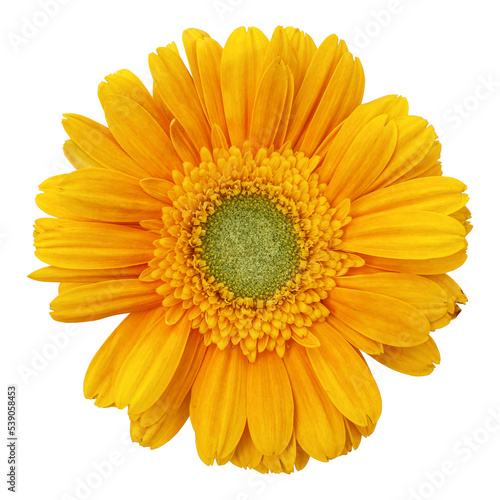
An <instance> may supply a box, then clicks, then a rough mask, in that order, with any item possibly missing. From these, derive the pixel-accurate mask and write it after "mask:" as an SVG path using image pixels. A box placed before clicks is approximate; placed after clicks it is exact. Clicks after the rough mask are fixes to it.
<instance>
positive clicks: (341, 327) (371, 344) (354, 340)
mask: <svg viewBox="0 0 500 500" xmlns="http://www.w3.org/2000/svg"><path fill="white" fill-rule="evenodd" d="M326 321H327V322H328V324H329V325H330V326H331V327H332V328H335V330H337V331H338V332H339V333H340V334H341V335H342V336H343V337H344V338H345V339H346V340H347V341H348V342H349V343H350V344H352V345H353V346H354V347H356V349H359V350H361V351H363V352H366V353H367V354H381V353H382V352H384V347H383V345H382V343H381V342H377V341H376V340H373V339H370V338H368V337H365V336H364V335H362V334H361V333H359V332H358V331H356V330H354V329H353V328H351V327H350V326H349V325H347V324H346V323H344V322H343V321H342V320H341V319H340V318H339V317H338V316H335V315H334V314H330V316H328V317H327V318H326Z"/></svg>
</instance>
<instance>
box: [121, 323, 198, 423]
mask: <svg viewBox="0 0 500 500" xmlns="http://www.w3.org/2000/svg"><path fill="white" fill-rule="evenodd" d="M206 349H207V348H206V346H205V344H204V343H203V337H202V336H201V335H199V334H198V333H197V332H193V333H192V334H191V335H189V337H188V339H187V342H186V347H185V348H184V353H183V354H182V358H181V360H180V361H179V365H178V366H177V369H176V371H175V373H174V375H173V376H172V379H171V380H170V382H169V384H168V385H167V388H166V389H165V391H164V392H163V394H162V395H161V396H160V398H159V399H158V401H156V403H154V404H153V405H152V406H150V407H149V408H148V409H147V410H145V411H144V412H142V413H140V414H139V416H140V419H141V425H144V426H145V427H148V426H150V425H153V424H154V423H156V422H157V421H158V420H160V419H161V418H162V417H163V416H164V415H165V414H167V413H169V414H173V413H175V412H176V411H177V409H178V408H179V406H180V405H181V404H182V402H183V401H184V399H185V398H186V396H187V394H188V393H189V391H190V390H191V386H192V385H193V382H194V380H195V378H196V376H197V375H198V371H199V370H200V366H201V363H202V362H203V358H204V356H205V351H206ZM129 413H131V412H130V411H129Z"/></svg>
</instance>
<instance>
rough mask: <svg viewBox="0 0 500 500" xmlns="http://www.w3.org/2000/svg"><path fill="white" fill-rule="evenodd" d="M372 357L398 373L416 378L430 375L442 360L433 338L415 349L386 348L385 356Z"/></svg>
mask: <svg viewBox="0 0 500 500" xmlns="http://www.w3.org/2000/svg"><path fill="white" fill-rule="evenodd" d="M372 357H373V359H376V360H377V361H378V362H379V363H382V364H383V365H385V366H387V367H389V368H392V369H393V370H396V371H397V372H401V373H406V374H407V375H413V376H415V377H421V376H424V375H429V373H432V372H433V371H434V368H435V365H436V364H439V362H440V360H441V357H440V355H439V350H438V348H437V346H436V343H435V342H434V340H432V338H431V337H429V340H427V341H426V342H424V343H423V344H420V345H417V346H414V347H394V346H384V353H383V354H378V355H375V356H372Z"/></svg>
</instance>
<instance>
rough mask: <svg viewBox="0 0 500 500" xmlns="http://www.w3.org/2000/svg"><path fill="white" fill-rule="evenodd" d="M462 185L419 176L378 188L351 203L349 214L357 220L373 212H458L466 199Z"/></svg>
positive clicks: (446, 179)
mask: <svg viewBox="0 0 500 500" xmlns="http://www.w3.org/2000/svg"><path fill="white" fill-rule="evenodd" d="M465 189H466V186H465V184H464V183H463V182H460V181H459V180H457V179H453V178H452V177H422V178H418V179H412V180H409V181H406V182H403V183H399V184H395V185H393V186H388V187H385V188H383V189H378V190H376V191H373V192H371V193H369V194H366V195H364V196H362V197H361V198H358V199H357V200H355V201H354V202H353V203H352V204H351V210H350V211H349V215H350V216H352V217H358V216H361V215H367V214H370V213H374V212H383V211H385V210H395V209H398V208H411V209H413V210H428V211H431V212H439V213H442V214H445V215H450V214H451V213H453V212H455V211H457V210H459V209H461V208H462V207H463V206H464V205H465V204H466V203H467V200H468V199H469V197H468V196H467V195H466V194H463V191H464V190H465Z"/></svg>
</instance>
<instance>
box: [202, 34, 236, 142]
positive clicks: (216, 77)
mask: <svg viewBox="0 0 500 500" xmlns="http://www.w3.org/2000/svg"><path fill="white" fill-rule="evenodd" d="M196 55H197V63H198V69H199V72H200V81H201V88H202V91H203V98H204V102H205V107H206V113H207V117H208V121H209V122H210V124H211V125H212V127H214V126H215V125H217V126H218V127H220V129H221V130H222V132H223V134H224V137H225V138H226V139H228V138H229V135H228V132H227V125H226V117H225V115H224V104H223V101H222V87H221V59H222V47H221V46H220V45H219V44H218V43H217V42H216V41H215V40H212V39H211V38H200V39H198V40H197V42H196Z"/></svg>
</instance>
